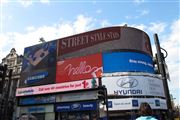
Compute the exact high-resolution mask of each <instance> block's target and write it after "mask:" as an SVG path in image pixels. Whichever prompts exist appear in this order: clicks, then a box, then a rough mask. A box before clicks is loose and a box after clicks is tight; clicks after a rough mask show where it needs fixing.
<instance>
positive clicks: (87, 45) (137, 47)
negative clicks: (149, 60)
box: [57, 26, 152, 60]
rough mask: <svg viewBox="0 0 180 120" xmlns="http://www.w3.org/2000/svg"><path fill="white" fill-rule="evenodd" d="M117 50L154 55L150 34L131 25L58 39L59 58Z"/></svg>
mask: <svg viewBox="0 0 180 120" xmlns="http://www.w3.org/2000/svg"><path fill="white" fill-rule="evenodd" d="M115 50H130V51H140V52H143V53H146V54H148V55H150V56H152V49H151V45H150V39H149V37H148V35H147V34H146V33H145V32H143V31H141V30H139V29H135V28H131V27H119V26H117V27H107V28H102V29H97V30H93V31H89V32H85V33H81V34H77V35H73V36H69V37H65V38H62V39H58V58H57V59H58V60H63V59H66V58H71V57H77V56H84V55H87V54H95V53H100V52H109V51H115Z"/></svg>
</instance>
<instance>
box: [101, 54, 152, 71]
mask: <svg viewBox="0 0 180 120" xmlns="http://www.w3.org/2000/svg"><path fill="white" fill-rule="evenodd" d="M103 72H104V73H113V72H147V73H154V68H153V60H152V57H151V56H149V55H145V54H142V53H137V52H112V53H103Z"/></svg>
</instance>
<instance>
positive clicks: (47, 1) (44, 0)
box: [40, 0, 50, 4]
mask: <svg viewBox="0 0 180 120" xmlns="http://www.w3.org/2000/svg"><path fill="white" fill-rule="evenodd" d="M40 2H41V3H43V4H49V3H50V1H49V0H40Z"/></svg>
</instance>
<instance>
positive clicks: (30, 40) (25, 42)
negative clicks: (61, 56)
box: [0, 15, 93, 60]
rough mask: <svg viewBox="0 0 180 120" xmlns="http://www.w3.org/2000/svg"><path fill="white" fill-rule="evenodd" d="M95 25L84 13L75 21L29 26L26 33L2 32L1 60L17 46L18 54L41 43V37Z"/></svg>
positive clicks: (61, 35)
mask: <svg viewBox="0 0 180 120" xmlns="http://www.w3.org/2000/svg"><path fill="white" fill-rule="evenodd" d="M92 26H93V19H92V18H91V17H86V16H84V15H79V16H77V18H76V19H75V21H70V22H67V21H65V22H61V23H58V24H55V25H53V26H41V27H39V28H35V27H34V26H29V27H27V28H26V31H27V32H26V33H17V32H11V33H4V34H0V48H1V49H0V55H1V56H0V60H1V59H2V58H4V57H6V55H7V54H8V53H9V52H10V50H11V48H15V49H16V51H17V53H18V54H23V51H24V48H25V47H28V46H31V45H35V44H38V43H39V38H41V37H43V38H44V39H45V40H46V41H49V40H54V39H58V38H61V37H66V36H69V35H73V34H77V33H80V32H85V31H87V30H90V29H91V28H92Z"/></svg>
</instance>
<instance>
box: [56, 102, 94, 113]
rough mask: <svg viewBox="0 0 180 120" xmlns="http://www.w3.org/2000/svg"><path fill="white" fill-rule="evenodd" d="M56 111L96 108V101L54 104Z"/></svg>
mask: <svg viewBox="0 0 180 120" xmlns="http://www.w3.org/2000/svg"><path fill="white" fill-rule="evenodd" d="M55 110H56V112H68V111H84V110H97V102H77V103H74V102H73V103H60V104H57V105H56V108H55Z"/></svg>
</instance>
